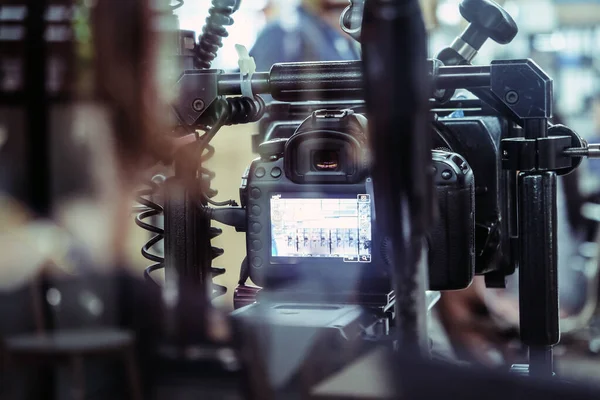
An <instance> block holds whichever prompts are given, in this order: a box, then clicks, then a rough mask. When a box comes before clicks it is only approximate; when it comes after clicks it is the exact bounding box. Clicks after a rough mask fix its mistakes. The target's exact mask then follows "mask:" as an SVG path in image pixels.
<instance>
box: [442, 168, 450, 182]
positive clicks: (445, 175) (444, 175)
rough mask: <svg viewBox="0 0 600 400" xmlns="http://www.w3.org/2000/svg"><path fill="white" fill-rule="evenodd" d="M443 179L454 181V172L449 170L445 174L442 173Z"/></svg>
mask: <svg viewBox="0 0 600 400" xmlns="http://www.w3.org/2000/svg"><path fill="white" fill-rule="evenodd" d="M442 178H443V179H445V180H449V179H452V171H450V170H449V169H447V170H445V171H444V172H442Z"/></svg>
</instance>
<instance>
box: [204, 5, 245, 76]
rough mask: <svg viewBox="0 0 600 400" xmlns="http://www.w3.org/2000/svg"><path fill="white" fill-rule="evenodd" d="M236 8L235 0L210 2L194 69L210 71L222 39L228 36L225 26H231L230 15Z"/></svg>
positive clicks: (231, 19) (221, 44) (221, 45)
mask: <svg viewBox="0 0 600 400" xmlns="http://www.w3.org/2000/svg"><path fill="white" fill-rule="evenodd" d="M237 7H238V2H237V1H236V0H212V7H211V8H210V9H209V10H208V14H209V15H208V17H207V18H206V24H205V25H204V27H203V28H202V35H201V36H200V40H199V43H198V46H197V47H196V60H195V61H196V63H195V64H196V68H199V69H210V67H211V65H212V62H213V61H214V60H215V58H217V53H218V52H219V49H220V48H221V47H223V39H224V38H226V37H228V36H229V33H228V32H227V26H230V25H233V18H231V14H233V13H234V12H235V11H236V9H237Z"/></svg>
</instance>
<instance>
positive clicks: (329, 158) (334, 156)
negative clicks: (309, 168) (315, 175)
mask: <svg viewBox="0 0 600 400" xmlns="http://www.w3.org/2000/svg"><path fill="white" fill-rule="evenodd" d="M313 167H314V168H315V170H316V171H337V170H338V169H339V167H340V154H339V152H338V151H336V150H317V151H315V152H314V153H313Z"/></svg>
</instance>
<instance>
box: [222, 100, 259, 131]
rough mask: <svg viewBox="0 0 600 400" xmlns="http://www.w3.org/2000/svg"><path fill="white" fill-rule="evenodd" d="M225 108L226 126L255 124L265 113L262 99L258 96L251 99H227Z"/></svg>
mask: <svg viewBox="0 0 600 400" xmlns="http://www.w3.org/2000/svg"><path fill="white" fill-rule="evenodd" d="M227 107H228V112H229V117H228V119H227V124H228V125H237V124H247V123H250V122H257V121H258V120H260V119H261V118H262V117H263V115H265V112H266V111H267V105H266V104H265V101H264V99H263V98H262V97H260V96H258V95H256V96H254V98H252V99H251V98H249V97H233V98H231V97H230V98H228V99H227Z"/></svg>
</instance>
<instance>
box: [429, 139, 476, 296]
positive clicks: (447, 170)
mask: <svg viewBox="0 0 600 400" xmlns="http://www.w3.org/2000/svg"><path fill="white" fill-rule="evenodd" d="M432 160H433V176H434V182H435V189H436V195H437V204H438V210H439V212H438V219H437V220H436V222H435V224H434V226H433V229H432V230H431V233H430V234H429V237H428V245H429V265H430V267H429V288H430V289H431V290H459V289H465V288H467V287H468V286H469V285H470V284H471V282H472V280H473V276H474V275H475V178H474V175H473V170H472V169H471V167H470V166H469V164H468V163H467V161H466V160H465V159H464V158H463V157H461V156H460V155H458V154H457V153H452V152H447V151H436V150H434V151H433V152H432Z"/></svg>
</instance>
